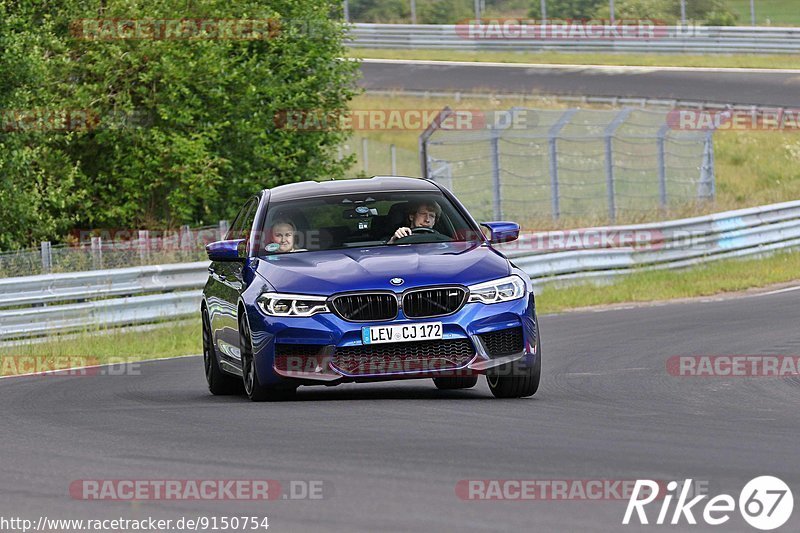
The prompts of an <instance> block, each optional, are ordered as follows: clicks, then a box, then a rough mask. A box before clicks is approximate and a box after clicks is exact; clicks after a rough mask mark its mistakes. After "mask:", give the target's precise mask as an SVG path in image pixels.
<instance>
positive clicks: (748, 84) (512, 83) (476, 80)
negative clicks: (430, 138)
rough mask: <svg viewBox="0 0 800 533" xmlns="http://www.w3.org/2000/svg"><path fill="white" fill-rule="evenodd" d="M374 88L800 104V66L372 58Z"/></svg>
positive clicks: (369, 75)
mask: <svg viewBox="0 0 800 533" xmlns="http://www.w3.org/2000/svg"><path fill="white" fill-rule="evenodd" d="M361 71H362V74H363V78H362V80H361V86H362V87H364V88H365V89H372V90H377V89H380V90H393V89H398V90H407V91H460V92H493V93H523V94H531V93H534V94H536V93H541V94H555V95H578V96H580V95H591V96H609V97H614V96H620V97H637V98H644V97H647V98H655V99H677V100H685V101H697V102H707V101H712V102H718V103H726V104H727V103H729V104H747V105H761V106H778V107H800V71H797V70H795V71H792V70H764V69H761V70H758V69H692V68H686V69H684V68H676V67H672V68H670V67H611V66H607V67H605V66H601V67H596V66H580V65H574V66H568V65H564V66H552V65H551V66H545V65H536V66H530V65H529V66H526V65H513V64H486V63H483V64H482V63H460V62H436V61H411V60H409V61H398V60H382V59H368V60H364V63H362V65H361Z"/></svg>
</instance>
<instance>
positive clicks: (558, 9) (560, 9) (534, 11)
mask: <svg viewBox="0 0 800 533" xmlns="http://www.w3.org/2000/svg"><path fill="white" fill-rule="evenodd" d="M603 2H605V3H606V4H607V3H608V2H607V1H606V0H547V18H549V19H588V18H591V17H592V16H594V13H595V11H596V10H597V8H598V7H599V6H600V5H602V4H603ZM528 16H530V17H533V18H536V19H538V18H541V16H542V11H541V2H539V1H538V0H531V10H530V11H529V12H528Z"/></svg>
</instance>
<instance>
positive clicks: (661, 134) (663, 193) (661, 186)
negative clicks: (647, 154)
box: [658, 124, 669, 208]
mask: <svg viewBox="0 0 800 533" xmlns="http://www.w3.org/2000/svg"><path fill="white" fill-rule="evenodd" d="M668 129H669V124H664V125H663V126H661V127H660V128H659V130H658V201H659V203H660V204H661V207H662V208H666V207H667V163H666V160H667V158H666V153H665V145H666V136H667V130H668Z"/></svg>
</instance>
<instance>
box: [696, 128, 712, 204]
mask: <svg viewBox="0 0 800 533" xmlns="http://www.w3.org/2000/svg"><path fill="white" fill-rule="evenodd" d="M705 137H706V138H705V142H704V143H703V163H702V166H701V167H700V182H699V183H698V184H697V196H698V197H699V198H713V197H714V196H715V195H716V185H715V181H716V180H715V176H714V174H715V172H714V142H713V137H712V132H711V131H708V132H706V136H705Z"/></svg>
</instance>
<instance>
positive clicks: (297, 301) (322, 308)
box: [258, 292, 330, 316]
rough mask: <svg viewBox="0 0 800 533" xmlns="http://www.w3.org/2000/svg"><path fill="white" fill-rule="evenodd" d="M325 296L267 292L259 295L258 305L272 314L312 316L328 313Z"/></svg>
mask: <svg viewBox="0 0 800 533" xmlns="http://www.w3.org/2000/svg"><path fill="white" fill-rule="evenodd" d="M326 300H327V298H326V297H325V296H308V295H305V294H280V293H277V292H267V293H264V294H262V295H261V296H259V297H258V305H259V306H260V307H261V309H262V310H263V311H264V312H265V313H266V314H268V315H270V316H311V315H316V314H317V313H328V312H330V309H328V304H327V303H326Z"/></svg>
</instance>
